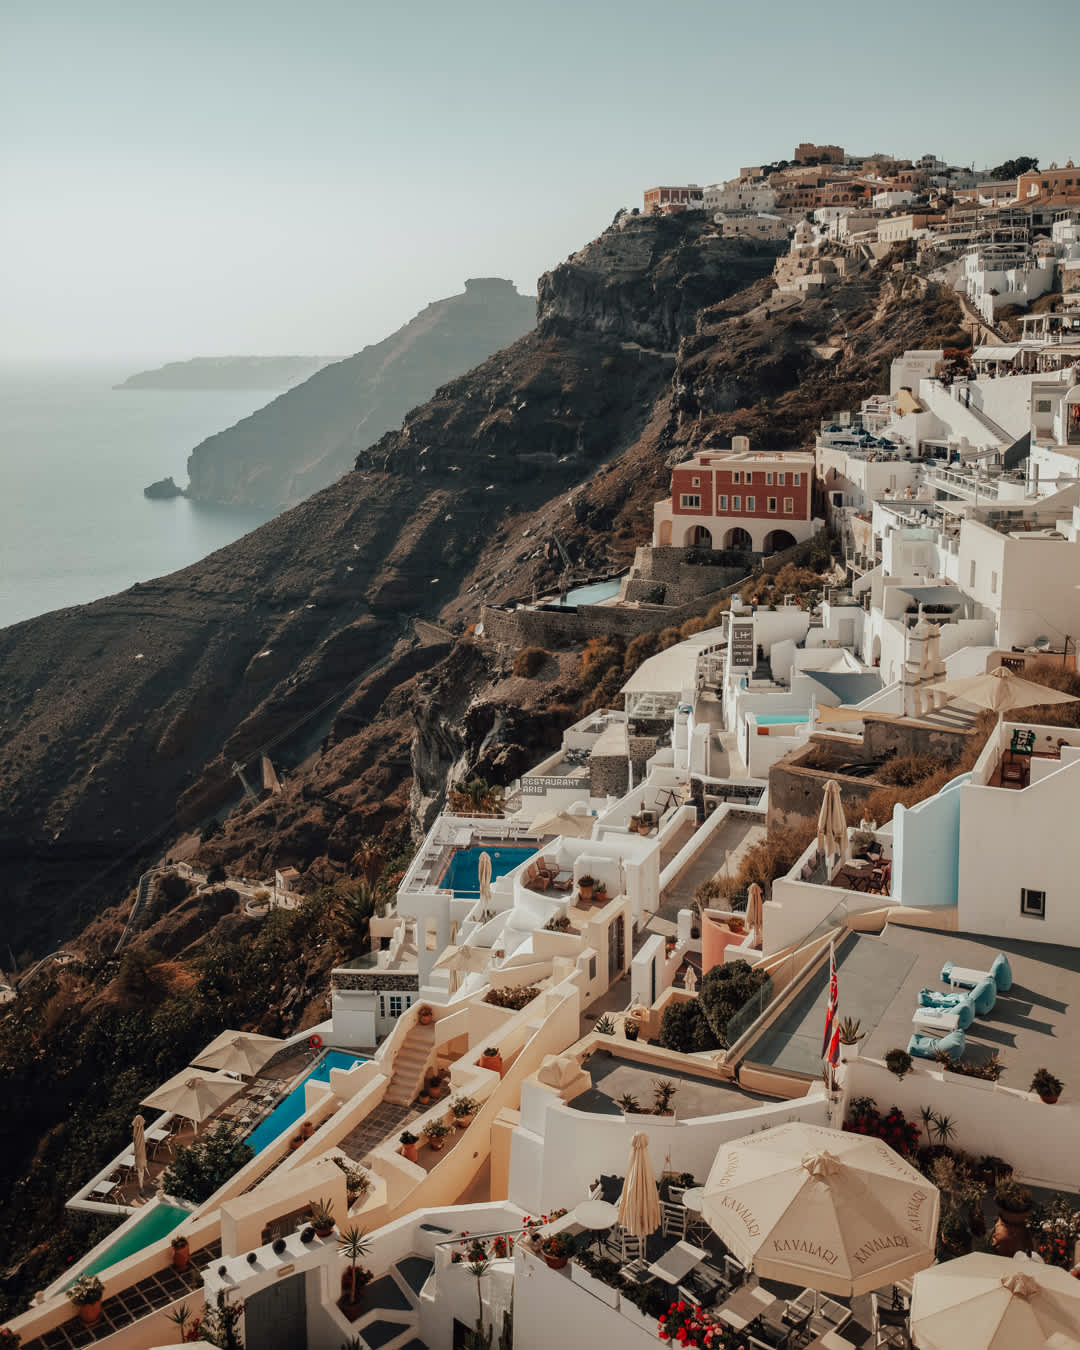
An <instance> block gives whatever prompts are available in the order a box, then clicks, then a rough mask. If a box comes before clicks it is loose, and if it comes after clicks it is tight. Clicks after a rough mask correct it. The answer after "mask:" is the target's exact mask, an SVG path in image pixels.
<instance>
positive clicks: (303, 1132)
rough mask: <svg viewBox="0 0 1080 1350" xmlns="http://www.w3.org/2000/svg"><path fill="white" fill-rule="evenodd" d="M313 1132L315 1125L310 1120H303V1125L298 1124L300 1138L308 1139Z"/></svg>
mask: <svg viewBox="0 0 1080 1350" xmlns="http://www.w3.org/2000/svg"><path fill="white" fill-rule="evenodd" d="M314 1133H315V1126H314V1125H312V1123H311V1121H310V1120H305V1121H304V1123H303V1125H301V1126H300V1138H301V1139H310V1138H311V1136H312V1135H313V1134H314Z"/></svg>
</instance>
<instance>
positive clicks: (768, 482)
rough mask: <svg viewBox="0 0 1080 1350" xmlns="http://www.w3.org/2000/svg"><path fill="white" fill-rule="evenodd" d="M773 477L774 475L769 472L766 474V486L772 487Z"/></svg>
mask: <svg viewBox="0 0 1080 1350" xmlns="http://www.w3.org/2000/svg"><path fill="white" fill-rule="evenodd" d="M772 479H773V476H772V474H771V473H767V474H766V475H765V486H766V487H772Z"/></svg>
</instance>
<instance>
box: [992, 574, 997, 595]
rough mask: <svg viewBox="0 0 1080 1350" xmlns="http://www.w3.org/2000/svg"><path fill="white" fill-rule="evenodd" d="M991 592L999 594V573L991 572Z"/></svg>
mask: <svg viewBox="0 0 1080 1350" xmlns="http://www.w3.org/2000/svg"><path fill="white" fill-rule="evenodd" d="M990 594H991V595H997V573H996V572H991V573H990Z"/></svg>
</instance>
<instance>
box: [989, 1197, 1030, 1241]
mask: <svg viewBox="0 0 1080 1350" xmlns="http://www.w3.org/2000/svg"><path fill="white" fill-rule="evenodd" d="M994 1203H995V1204H996V1205H997V1211H998V1217H997V1223H995V1224H994V1235H993V1238H992V1245H993V1248H994V1251H995V1252H997V1254H998V1255H999V1256H1015V1255H1016V1253H1017V1252H1020V1251H1024V1252H1026V1251H1030V1250H1031V1239H1030V1236H1029V1234H1028V1219H1029V1218H1030V1217H1031V1192H1030V1191H1029V1190H1028V1188H1027V1187H1026V1186H1021V1185H1020V1184H1019V1182H1016V1181H1004V1182H1002V1184H1001V1185H1000V1186H999V1187H998V1188H997V1191H996V1192H995V1193H994Z"/></svg>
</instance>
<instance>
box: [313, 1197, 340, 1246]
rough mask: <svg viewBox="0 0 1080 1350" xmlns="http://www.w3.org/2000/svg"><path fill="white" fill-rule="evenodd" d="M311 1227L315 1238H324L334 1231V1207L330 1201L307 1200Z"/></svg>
mask: <svg viewBox="0 0 1080 1350" xmlns="http://www.w3.org/2000/svg"><path fill="white" fill-rule="evenodd" d="M308 1205H309V1206H310V1212H311V1226H312V1228H314V1229H315V1236H316V1237H321V1238H326V1237H329V1236H330V1234H331V1233H332V1232H333V1231H334V1206H333V1202H332V1201H330V1200H309V1201H308Z"/></svg>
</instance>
